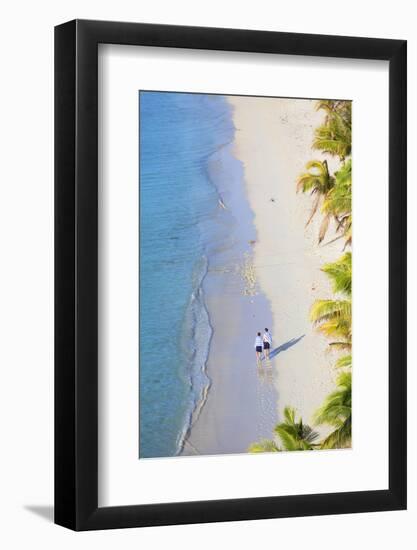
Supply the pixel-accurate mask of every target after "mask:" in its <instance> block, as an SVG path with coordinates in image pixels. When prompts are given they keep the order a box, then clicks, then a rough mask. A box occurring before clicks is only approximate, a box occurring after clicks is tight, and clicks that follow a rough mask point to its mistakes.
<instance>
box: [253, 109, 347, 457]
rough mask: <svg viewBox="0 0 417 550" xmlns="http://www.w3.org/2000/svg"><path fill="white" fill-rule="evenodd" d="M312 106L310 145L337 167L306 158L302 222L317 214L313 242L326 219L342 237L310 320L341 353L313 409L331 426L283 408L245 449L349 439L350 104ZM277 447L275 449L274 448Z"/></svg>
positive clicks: (326, 445) (307, 446) (300, 188)
mask: <svg viewBox="0 0 417 550" xmlns="http://www.w3.org/2000/svg"><path fill="white" fill-rule="evenodd" d="M316 108H317V109H319V110H323V111H324V112H325V113H326V116H325V119H324V122H323V124H322V125H321V126H319V127H318V128H317V129H316V130H315V133H314V140H313V149H315V150H317V151H321V152H322V153H325V154H327V155H330V156H331V157H336V158H337V159H338V161H339V167H338V169H337V171H335V173H334V174H332V173H330V170H329V166H328V162H327V160H311V161H309V162H308V163H307V164H306V172H304V173H303V174H301V175H300V176H299V178H298V181H297V192H302V193H310V195H311V196H312V197H313V205H312V210H311V213H310V215H309V218H308V220H307V223H306V226H307V225H309V224H310V222H311V220H312V219H313V217H314V216H315V215H316V214H317V213H318V212H320V214H321V215H322V221H321V225H320V228H319V234H318V244H320V243H322V241H323V240H324V238H325V236H326V233H327V231H328V228H329V225H330V222H331V221H332V220H333V221H334V223H335V228H336V233H337V234H338V236H337V238H340V239H344V244H343V252H344V253H343V255H342V256H341V257H340V258H339V259H337V260H336V261H335V262H332V263H328V264H325V265H324V266H323V267H322V271H324V273H326V275H327V276H328V277H329V279H330V281H331V283H332V290H333V293H334V296H332V297H328V298H325V299H320V300H316V301H315V302H314V303H313V305H312V307H311V311H310V320H311V322H312V323H313V324H314V326H315V327H316V328H317V330H318V331H320V332H321V333H322V334H324V335H325V336H326V337H327V338H328V339H329V344H328V345H329V346H330V348H332V349H337V350H340V351H341V352H345V353H347V354H345V355H341V357H339V358H338V359H337V361H336V363H335V368H337V369H340V372H339V376H338V377H337V380H336V388H335V390H334V391H333V392H332V393H330V395H328V396H327V398H326V399H325V401H324V403H323V404H322V406H321V407H320V408H319V409H318V410H317V411H316V413H315V415H314V418H313V423H314V425H315V426H317V425H326V426H330V427H331V428H332V431H331V433H330V434H329V435H328V436H327V437H326V438H325V439H323V440H322V441H317V439H318V433H317V432H316V431H314V428H311V427H310V426H308V425H307V424H304V423H303V421H302V419H301V418H300V419H299V420H296V412H295V409H293V408H291V407H285V409H284V421H283V422H281V423H280V424H277V425H276V427H275V430H274V436H275V437H274V439H272V440H263V441H261V442H259V443H253V444H252V445H251V446H250V447H249V449H248V451H249V452H251V453H262V452H278V451H283V450H285V451H300V450H313V449H340V448H345V447H349V446H350V444H351V438H352V372H351V368H352V355H351V353H350V352H351V349H352V254H351V252H346V251H345V250H346V248H347V247H350V246H351V245H352V159H351V151H352V106H351V102H350V101H333V100H322V101H318V102H317V105H316ZM279 445H281V447H280V446H279Z"/></svg>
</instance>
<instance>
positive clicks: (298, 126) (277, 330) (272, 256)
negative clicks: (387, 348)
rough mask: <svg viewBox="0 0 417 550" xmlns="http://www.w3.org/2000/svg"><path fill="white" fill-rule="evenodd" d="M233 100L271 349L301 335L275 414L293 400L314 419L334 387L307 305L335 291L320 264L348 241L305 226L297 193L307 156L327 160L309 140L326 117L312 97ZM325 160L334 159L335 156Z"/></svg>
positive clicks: (280, 374) (280, 381) (283, 370)
mask: <svg viewBox="0 0 417 550" xmlns="http://www.w3.org/2000/svg"><path fill="white" fill-rule="evenodd" d="M229 101H230V102H231V103H232V105H233V107H234V122H235V126H236V143H235V154H236V156H237V157H238V158H240V159H241V160H242V162H243V164H244V168H245V182H246V186H247V193H248V198H249V202H250V205H251V208H252V210H253V212H254V213H255V225H256V229H257V233H258V238H257V242H256V244H255V246H254V249H255V260H254V263H255V269H256V273H257V276H258V278H259V282H260V287H261V289H262V290H263V292H264V293H265V294H266V296H267V298H268V299H269V301H270V304H271V309H272V314H273V327H272V328H273V333H272V334H273V336H274V346H273V347H276V346H277V345H278V346H279V345H282V344H284V343H285V342H288V341H291V340H292V339H294V338H298V337H300V336H303V335H304V337H303V338H302V340H301V341H300V342H299V343H298V344H297V345H295V346H293V347H292V348H291V349H288V351H286V352H285V353H281V354H279V355H278V356H277V357H276V358H275V360H274V363H275V364H274V367H275V369H276V372H277V376H276V380H275V383H276V386H277V392H278V418H280V417H281V415H282V410H283V408H284V407H285V406H286V405H291V406H293V407H295V408H296V409H297V411H298V412H299V414H300V415H301V416H302V418H303V419H304V421H305V422H311V416H312V415H313V414H314V411H315V410H316V409H317V407H318V406H320V404H321V403H322V401H323V399H324V398H325V396H326V395H327V394H328V393H329V392H330V391H331V390H332V389H333V380H334V377H335V372H334V371H333V370H332V367H331V365H332V360H331V359H332V358H331V354H330V353H329V352H328V351H327V350H328V345H327V344H328V342H327V340H326V339H325V338H324V337H323V336H321V335H320V334H319V333H318V332H317V331H316V330H314V328H313V326H312V324H311V323H310V321H309V311H310V307H311V304H312V303H313V301H314V300H315V299H316V298H326V297H327V296H331V288H330V283H329V280H328V278H327V276H326V275H325V274H324V273H323V272H322V271H321V270H320V268H321V267H322V266H323V264H324V263H325V262H329V261H334V260H335V259H336V258H337V257H338V255H339V254H340V252H341V250H342V247H343V243H342V242H341V241H340V240H338V241H335V242H334V243H331V244H326V243H329V242H331V241H332V239H333V238H334V234H333V233H332V231H329V233H328V235H327V237H326V238H325V240H324V242H323V244H321V245H320V246H319V245H318V240H317V236H318V231H319V225H320V221H321V220H320V216H319V215H318V216H316V219H313V220H312V222H311V223H310V224H309V226H308V227H307V228H306V227H305V226H306V222H307V220H308V218H309V214H310V211H311V206H312V198H311V197H310V196H309V195H303V194H302V193H299V194H297V193H296V180H297V177H298V176H299V174H300V173H301V172H303V171H304V167H305V163H306V162H307V161H309V160H311V159H313V158H316V159H317V158H318V159H321V158H323V155H322V154H320V152H317V151H313V150H312V149H311V143H312V141H313V132H314V128H316V127H317V126H318V125H319V124H320V123H321V122H322V120H323V116H324V115H323V112H317V111H316V110H315V107H314V104H315V102H314V101H312V100H299V99H297V100H294V99H275V98H274V99H269V98H262V99H261V98H256V99H254V98H246V97H232V98H229ZM254 102H256V104H255V103H254ZM327 160H328V162H329V165H331V163H332V159H330V158H328V159H327ZM333 162H334V161H333Z"/></svg>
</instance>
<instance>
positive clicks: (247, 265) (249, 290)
mask: <svg viewBox="0 0 417 550" xmlns="http://www.w3.org/2000/svg"><path fill="white" fill-rule="evenodd" d="M243 258H244V259H243V264H242V266H241V268H240V273H241V276H242V279H243V283H244V290H243V294H244V295H245V296H255V295H256V294H257V279H256V271H255V266H254V265H253V260H252V255H251V254H249V252H245V253H244V255H243Z"/></svg>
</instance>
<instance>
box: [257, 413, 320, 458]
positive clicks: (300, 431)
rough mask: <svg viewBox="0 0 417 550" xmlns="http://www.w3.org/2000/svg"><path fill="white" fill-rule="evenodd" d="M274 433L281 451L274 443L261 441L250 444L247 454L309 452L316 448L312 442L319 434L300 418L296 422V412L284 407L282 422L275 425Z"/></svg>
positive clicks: (268, 440) (266, 440)
mask: <svg viewBox="0 0 417 550" xmlns="http://www.w3.org/2000/svg"><path fill="white" fill-rule="evenodd" d="M274 432H275V435H277V436H278V437H279V439H280V440H281V443H282V449H281V448H280V447H278V445H277V444H276V442H275V441H273V440H271V439H263V440H262V441H259V442H257V443H252V445H250V447H249V448H248V452H250V453H271V452H272V453H275V452H280V451H283V450H284V451H309V450H312V449H314V448H315V447H317V444H315V443H314V441H316V439H317V438H318V436H319V434H318V433H317V432H315V431H314V430H313V429H312V428H311V427H310V426H308V425H307V424H304V423H303V421H302V419H301V418H300V419H299V420H296V412H295V409H293V408H292V407H285V409H284V422H281V423H280V424H277V425H276V426H275V429H274Z"/></svg>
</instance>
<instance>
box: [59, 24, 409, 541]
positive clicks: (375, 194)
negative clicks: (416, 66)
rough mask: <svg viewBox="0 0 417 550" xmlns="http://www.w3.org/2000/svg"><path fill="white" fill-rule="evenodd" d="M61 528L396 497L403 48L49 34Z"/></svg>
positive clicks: (375, 42) (402, 290)
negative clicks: (52, 55) (52, 69)
mask: <svg viewBox="0 0 417 550" xmlns="http://www.w3.org/2000/svg"><path fill="white" fill-rule="evenodd" d="M55 159H56V165H55V196H56V200H55V221H56V224H55V262H56V263H55V266H56V273H55V281H56V286H55V292H56V296H55V303H56V324H55V327H56V330H55V411H56V412H55V442H56V443H55V522H56V523H57V524H60V525H63V526H65V527H68V528H71V529H74V530H91V529H107V528H123V527H140V526H152V525H153V526H155V525H168V524H178V523H198V522H215V521H235V520H249V519H260V518H279V517H288V516H307V515H323V514H340V513H353V512H371V511H382V510H402V509H405V508H406V42H405V41H404V40H386V39H383V40H382V39H377V38H354V37H340V36H319V35H306V34H288V33H279V32H264V31H247V30H237V29H215V28H194V27H177V26H163V25H148V24H139V23H116V22H105V21H79V20H77V21H70V22H68V23H65V24H63V25H60V26H58V27H56V29H55Z"/></svg>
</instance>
